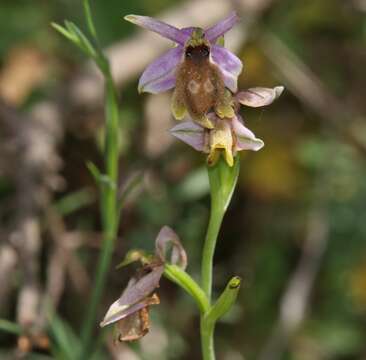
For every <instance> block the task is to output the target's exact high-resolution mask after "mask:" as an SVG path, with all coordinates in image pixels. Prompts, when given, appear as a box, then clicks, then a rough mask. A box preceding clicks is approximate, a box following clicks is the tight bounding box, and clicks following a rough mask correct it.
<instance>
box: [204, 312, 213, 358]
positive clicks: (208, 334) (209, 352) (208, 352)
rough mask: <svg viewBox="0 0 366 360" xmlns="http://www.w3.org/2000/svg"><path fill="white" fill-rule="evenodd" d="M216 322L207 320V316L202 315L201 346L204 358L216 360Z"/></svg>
mask: <svg viewBox="0 0 366 360" xmlns="http://www.w3.org/2000/svg"><path fill="white" fill-rule="evenodd" d="M214 330H215V324H214V323H212V322H209V321H207V319H206V318H205V316H204V315H203V316H201V347H202V357H203V360H215V348H214Z"/></svg>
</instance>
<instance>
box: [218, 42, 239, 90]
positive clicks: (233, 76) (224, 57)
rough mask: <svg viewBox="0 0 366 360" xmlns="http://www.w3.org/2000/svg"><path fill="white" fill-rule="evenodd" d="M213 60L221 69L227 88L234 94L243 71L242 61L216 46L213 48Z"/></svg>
mask: <svg viewBox="0 0 366 360" xmlns="http://www.w3.org/2000/svg"><path fill="white" fill-rule="evenodd" d="M211 59H212V61H213V62H214V63H215V64H216V65H217V66H218V67H219V68H220V70H221V72H222V74H223V76H224V82H225V86H226V87H227V88H229V89H230V90H231V91H232V92H236V91H237V88H238V84H237V83H238V76H239V74H240V73H241V71H242V69H243V64H242V62H241V61H240V59H239V58H238V57H237V56H235V55H234V54H233V53H232V52H230V51H229V50H227V49H225V48H224V47H222V46H219V45H214V46H212V48H211Z"/></svg>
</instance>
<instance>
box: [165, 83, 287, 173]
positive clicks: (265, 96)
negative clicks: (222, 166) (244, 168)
mask: <svg viewBox="0 0 366 360" xmlns="http://www.w3.org/2000/svg"><path fill="white" fill-rule="evenodd" d="M283 90H284V88H283V87H282V86H277V87H275V88H273V89H270V88H260V87H257V88H251V89H248V90H245V91H240V92H239V93H237V94H236V95H235V96H234V97H233V100H234V107H235V108H236V113H235V115H234V116H233V117H231V118H229V117H225V118H223V119H221V118H220V117H219V116H217V114H216V113H213V112H212V113H209V114H208V118H209V119H210V121H211V122H212V123H213V124H214V127H213V128H212V129H205V128H204V127H202V126H200V125H198V124H196V123H194V122H192V121H185V122H182V123H180V124H178V125H176V126H174V127H173V128H172V129H171V130H170V131H171V133H172V135H173V136H175V137H176V138H178V139H180V140H181V141H183V142H185V143H186V144H188V145H190V146H191V147H193V148H194V149H195V150H197V151H201V152H204V153H206V154H208V157H207V161H208V164H209V165H214V164H215V163H216V162H217V160H218V158H219V156H220V155H221V154H223V156H224V158H225V160H226V162H227V164H228V165H229V166H233V164H234V157H235V156H236V154H237V152H238V151H242V150H252V151H258V150H260V149H261V148H262V147H263V146H264V142H263V141H262V140H260V139H258V138H256V137H255V135H254V133H253V132H252V131H250V130H249V129H248V128H247V127H246V126H245V125H244V122H243V119H242V118H241V116H240V115H239V114H238V111H239V107H240V104H242V105H246V106H250V107H260V106H266V105H269V104H271V103H272V102H273V101H274V100H276V99H277V98H278V97H279V96H280V95H281V93H282V92H283Z"/></svg>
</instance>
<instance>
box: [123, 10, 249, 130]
mask: <svg viewBox="0 0 366 360" xmlns="http://www.w3.org/2000/svg"><path fill="white" fill-rule="evenodd" d="M125 19H126V20H128V21H130V22H132V23H134V24H136V25H139V26H141V27H143V28H145V29H147V30H150V31H153V32H156V33H158V34H160V35H161V36H163V37H165V38H167V39H169V40H172V41H174V42H175V44H176V46H175V47H174V48H172V49H170V50H168V51H167V52H166V53H165V54H164V55H162V56H161V57H159V58H158V59H157V60H155V61H154V62H153V63H151V64H150V65H149V66H148V67H147V68H146V69H145V71H144V72H143V74H142V76H141V77H140V80H139V85H138V88H139V91H140V92H149V93H152V94H157V93H160V92H164V91H167V90H169V89H173V88H175V91H174V94H173V101H172V113H173V115H174V117H175V118H176V119H178V120H181V119H183V118H184V116H185V115H186V113H188V114H189V115H190V117H191V118H192V119H193V120H194V121H196V122H197V123H198V124H200V125H202V126H203V127H206V128H212V127H213V124H212V123H211V121H210V120H209V118H208V117H207V116H206V114H207V113H208V112H209V110H211V109H213V110H214V111H215V113H216V114H217V115H218V116H219V117H220V118H223V117H232V116H233V115H234V110H233V108H232V107H231V106H230V101H231V94H230V92H229V91H227V90H226V89H229V90H230V91H232V92H236V91H237V79H238V76H239V74H240V73H241V71H242V68H243V65H242V62H241V61H240V59H239V58H238V57H236V56H235V55H234V54H233V53H231V52H230V51H229V50H227V49H226V48H224V47H223V46H220V45H219V44H218V40H219V39H220V38H222V37H223V36H224V34H225V33H226V32H228V31H229V30H230V29H231V28H232V27H233V26H234V25H235V23H236V22H237V21H238V17H237V15H236V13H235V12H233V13H231V14H230V15H229V16H228V17H227V18H225V19H223V20H221V21H220V22H218V23H217V24H216V25H214V26H212V27H210V28H208V29H206V30H203V29H201V28H198V27H188V28H183V29H178V28H176V27H174V26H172V25H168V24H166V23H164V22H161V21H159V20H156V19H153V18H150V17H147V16H137V15H128V16H126V17H125Z"/></svg>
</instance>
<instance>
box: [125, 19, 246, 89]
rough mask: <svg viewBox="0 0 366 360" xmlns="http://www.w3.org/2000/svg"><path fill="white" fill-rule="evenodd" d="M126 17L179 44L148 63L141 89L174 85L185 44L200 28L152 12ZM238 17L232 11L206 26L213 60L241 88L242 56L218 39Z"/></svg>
mask: <svg viewBox="0 0 366 360" xmlns="http://www.w3.org/2000/svg"><path fill="white" fill-rule="evenodd" d="M124 18H125V20H127V21H129V22H131V23H133V24H135V25H138V26H141V27H143V28H145V29H147V30H150V31H153V32H155V33H158V34H159V35H161V36H163V37H165V38H167V39H169V40H172V41H174V42H175V43H176V44H177V46H176V47H175V48H174V49H171V50H169V51H168V52H167V53H165V54H163V55H162V56H161V57H159V58H158V59H157V60H155V61H153V62H152V63H151V64H150V65H148V66H147V68H146V69H145V71H144V72H143V74H142V76H141V77H140V80H139V85H138V90H139V92H140V93H141V92H149V93H152V94H157V93H160V92H164V91H167V90H170V89H172V88H174V87H175V81H176V77H175V72H176V69H177V67H178V65H179V64H180V63H181V61H182V60H183V56H184V49H185V46H186V44H187V42H189V40H190V39H191V36H192V33H193V32H194V30H195V29H199V28H197V27H186V28H183V29H178V28H176V27H174V26H172V25H169V24H166V23H164V22H162V21H160V20H156V19H154V18H151V17H148V16H140V15H127V16H125V17H124ZM238 19H239V18H238V16H237V15H236V13H235V12H232V13H230V14H229V16H227V17H226V18H224V19H223V20H221V21H219V22H218V23H216V24H215V25H213V26H211V27H209V28H208V29H206V30H203V33H204V39H205V40H206V41H208V42H209V44H210V47H211V54H210V61H211V62H212V63H213V64H215V65H217V66H218V67H219V69H220V70H221V72H222V76H223V79H224V83H225V86H226V87H227V88H228V89H230V90H231V91H232V92H235V91H236V90H237V78H238V76H239V74H240V73H241V71H242V68H243V65H242V62H241V61H240V59H239V58H238V57H236V56H235V55H234V54H232V53H231V52H230V51H229V50H227V49H225V48H224V47H222V46H220V45H217V44H216V41H217V39H218V38H220V37H221V36H223V35H224V34H225V33H226V32H228V31H229V30H230V29H231V28H232V27H233V26H234V25H235V24H236V22H237V21H238Z"/></svg>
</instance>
